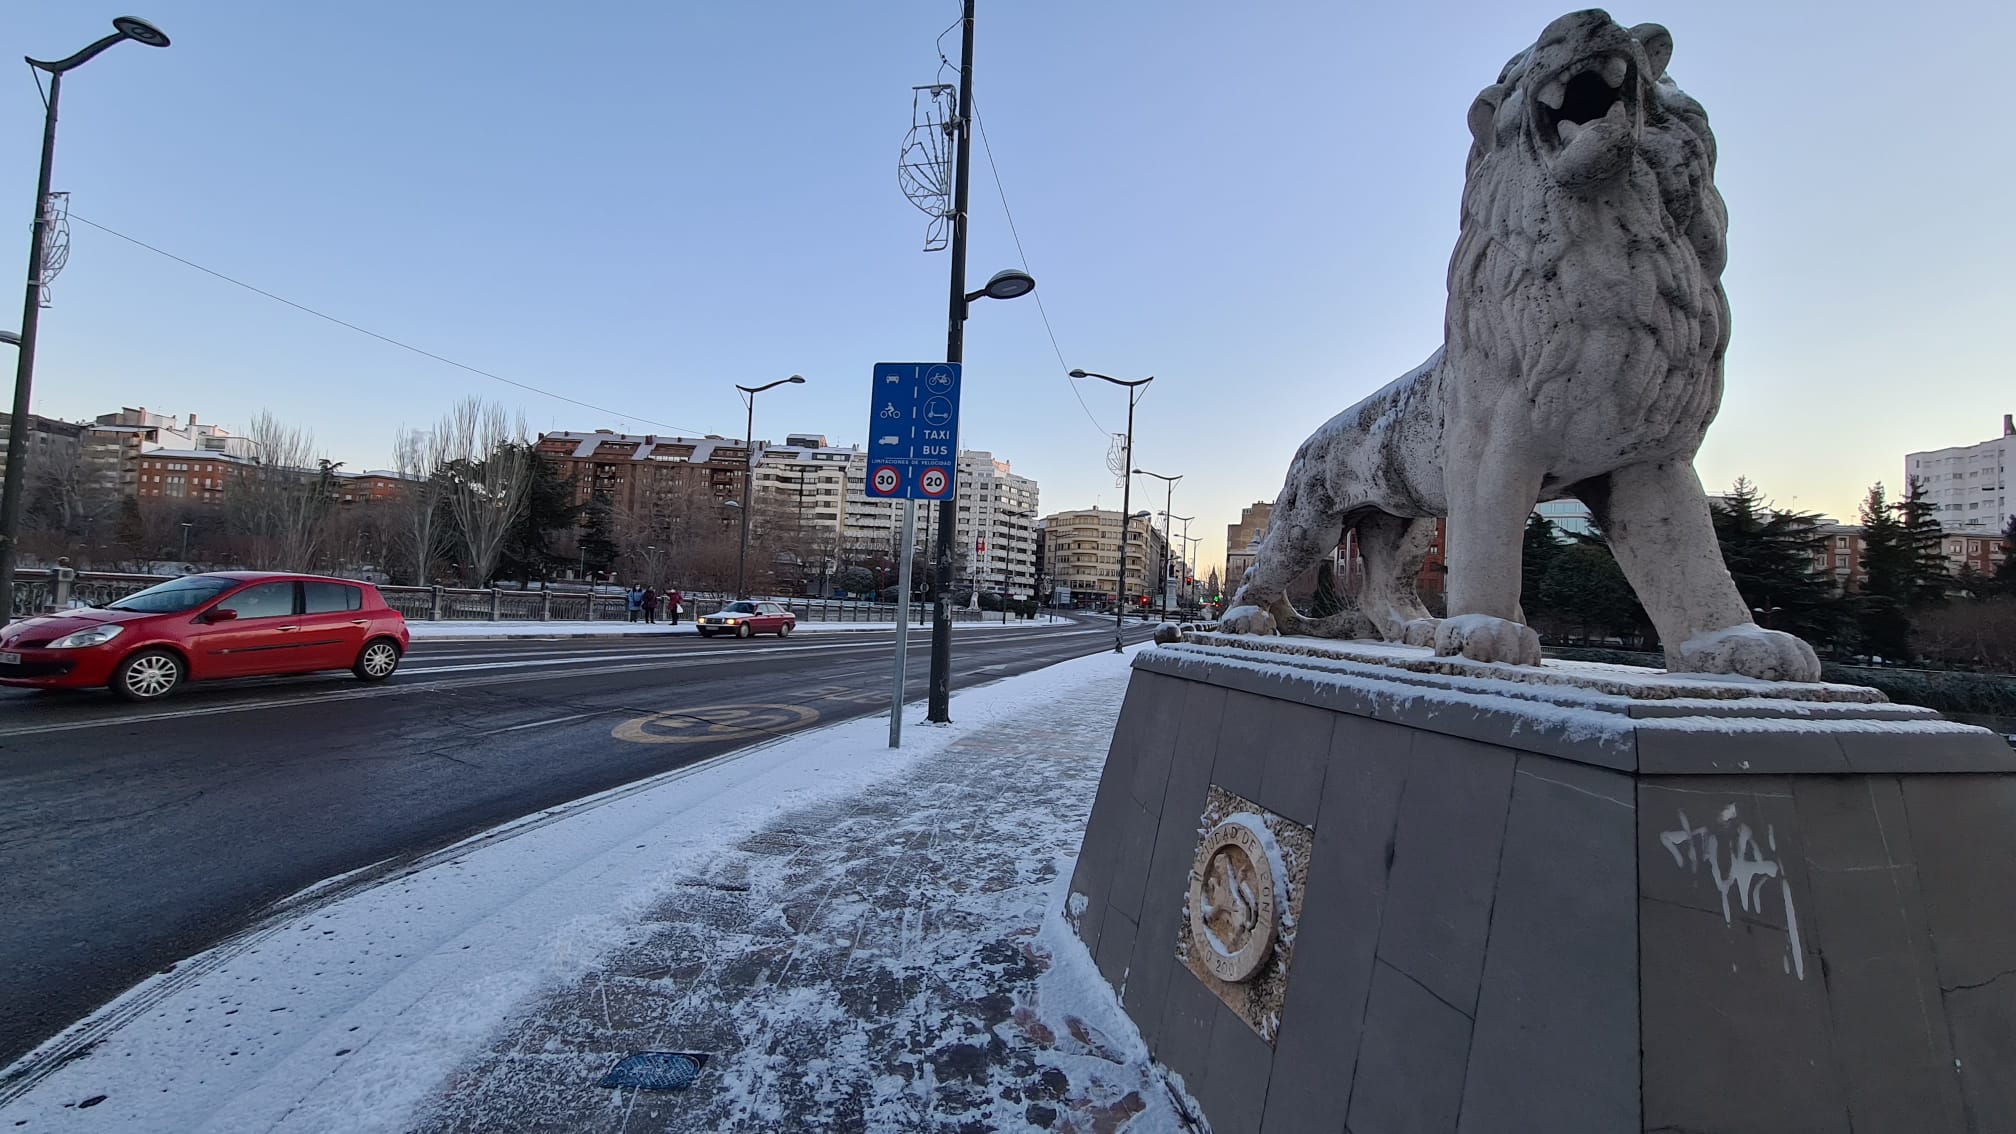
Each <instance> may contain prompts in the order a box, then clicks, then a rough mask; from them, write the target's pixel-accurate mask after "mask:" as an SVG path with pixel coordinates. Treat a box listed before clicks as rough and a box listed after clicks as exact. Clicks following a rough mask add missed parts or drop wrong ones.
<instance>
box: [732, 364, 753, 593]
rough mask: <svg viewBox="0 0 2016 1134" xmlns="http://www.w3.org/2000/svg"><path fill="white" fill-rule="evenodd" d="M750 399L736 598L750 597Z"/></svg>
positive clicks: (744, 435)
mask: <svg viewBox="0 0 2016 1134" xmlns="http://www.w3.org/2000/svg"><path fill="white" fill-rule="evenodd" d="M743 396H744V397H746V398H748V399H749V424H748V425H747V426H745V427H744V428H743V430H742V447H743V448H744V449H745V450H747V452H745V453H744V454H743V463H742V550H741V552H740V553H739V554H738V555H736V557H735V597H736V598H738V599H740V598H748V597H749V506H750V497H749V491H750V488H751V487H752V486H753V485H754V484H755V483H756V395H755V393H754V392H749V393H745V394H744V395H743Z"/></svg>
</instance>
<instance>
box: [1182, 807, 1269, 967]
mask: <svg viewBox="0 0 2016 1134" xmlns="http://www.w3.org/2000/svg"><path fill="white" fill-rule="evenodd" d="M1261 822H1262V820H1261V819H1260V817H1259V816H1258V815H1255V814H1253V813H1252V812H1243V813H1240V814H1237V815H1234V816H1232V817H1231V818H1229V819H1227V820H1226V821H1225V822H1223V823H1220V824H1218V826H1217V827H1215V828H1213V829H1212V830H1211V832H1210V833H1209V834H1206V835H1205V836H1204V845H1202V846H1200V847H1198V848H1197V862H1196V864H1195V865H1194V866H1193V867H1192V869H1191V871H1190V940H1191V941H1192V942H1193V943H1195V944H1196V945H1198V946H1201V947H1200V948H1199V949H1198V950H1197V952H1198V959H1199V960H1201V961H1203V962H1204V967H1205V968H1208V969H1210V970H1211V972H1212V973H1213V974H1214V975H1215V976H1217V977H1218V979H1219V980H1225V981H1243V980H1245V979H1247V978H1248V977H1250V976H1252V975H1253V974H1254V973H1256V972H1258V971H1260V966H1261V965H1263V964H1265V963H1266V962H1267V958H1268V956H1269V955H1270V954H1271V953H1272V952H1273V949H1274V936H1275V931H1276V928H1277V924H1278V914H1277V913H1276V906H1277V905H1278V903H1279V900H1280V899H1279V897H1278V895H1279V893H1280V891H1281V890H1282V888H1283V884H1284V883H1286V882H1287V879H1285V878H1278V877H1276V875H1275V870H1274V867H1273V864H1272V863H1271V862H1270V861H1269V859H1270V857H1278V855H1274V856H1270V855H1269V854H1268V853H1267V850H1266V848H1265V847H1264V846H1263V845H1262V842H1263V840H1264V839H1265V838H1267V836H1266V833H1265V832H1266V829H1265V827H1262V826H1261ZM1256 827H1259V828H1260V830H1259V831H1258V832H1256V831H1255V828H1256Z"/></svg>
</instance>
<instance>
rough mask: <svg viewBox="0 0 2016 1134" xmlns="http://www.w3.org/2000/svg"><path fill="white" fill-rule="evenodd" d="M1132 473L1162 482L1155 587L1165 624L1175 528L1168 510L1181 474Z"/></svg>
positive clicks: (1139, 471)
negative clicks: (1159, 553) (1159, 573)
mask: <svg viewBox="0 0 2016 1134" xmlns="http://www.w3.org/2000/svg"><path fill="white" fill-rule="evenodd" d="M1134 471H1135V472H1136V473H1138V474H1140V475H1141V476H1152V477H1154V478H1155V479H1156V480H1159V481H1161V482H1162V487H1163V493H1162V579H1161V582H1159V583H1158V584H1157V586H1158V588H1159V589H1160V590H1161V591H1162V595H1161V599H1162V619H1163V621H1165V622H1166V621H1168V619H1169V544H1170V543H1171V542H1172V537H1171V534H1170V533H1171V530H1172V529H1173V528H1174V526H1175V525H1173V524H1172V523H1170V515H1169V508H1170V505H1172V504H1174V503H1175V502H1176V482H1177V481H1179V480H1182V479H1183V474H1182V473H1177V474H1176V475H1175V476H1163V475H1162V474H1161V473H1159V472H1149V471H1148V470H1147V469H1135V470H1134Z"/></svg>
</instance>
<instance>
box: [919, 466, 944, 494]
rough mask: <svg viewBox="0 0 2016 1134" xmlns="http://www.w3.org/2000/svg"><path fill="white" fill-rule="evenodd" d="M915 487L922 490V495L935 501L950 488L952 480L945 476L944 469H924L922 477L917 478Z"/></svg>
mask: <svg viewBox="0 0 2016 1134" xmlns="http://www.w3.org/2000/svg"><path fill="white" fill-rule="evenodd" d="M917 487H918V488H920V489H923V490H924V495H926V496H929V497H931V498H933V499H936V498H938V497H940V496H943V495H945V490H946V489H948V488H950V487H952V478H951V477H948V476H946V475H945V470H944V469H925V470H924V475H922V476H920V477H918V478H917Z"/></svg>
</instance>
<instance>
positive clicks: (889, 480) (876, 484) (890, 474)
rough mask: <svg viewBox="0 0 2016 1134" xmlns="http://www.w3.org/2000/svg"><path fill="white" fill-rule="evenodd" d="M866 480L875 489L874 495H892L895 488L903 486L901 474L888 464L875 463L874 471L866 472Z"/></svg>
mask: <svg viewBox="0 0 2016 1134" xmlns="http://www.w3.org/2000/svg"><path fill="white" fill-rule="evenodd" d="M868 482H869V485H870V486H871V487H872V488H873V489H874V490H875V495H877V496H894V495H896V490H897V489H899V488H901V487H903V474H902V473H899V472H897V471H896V470H895V469H893V468H891V467H889V466H888V465H877V466H876V467H875V471H874V472H872V473H870V474H868ZM926 483H929V481H928V480H927V481H926Z"/></svg>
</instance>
